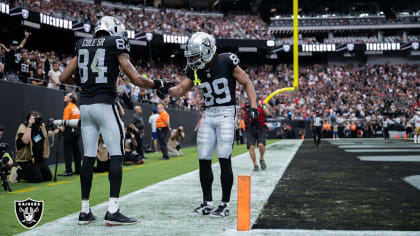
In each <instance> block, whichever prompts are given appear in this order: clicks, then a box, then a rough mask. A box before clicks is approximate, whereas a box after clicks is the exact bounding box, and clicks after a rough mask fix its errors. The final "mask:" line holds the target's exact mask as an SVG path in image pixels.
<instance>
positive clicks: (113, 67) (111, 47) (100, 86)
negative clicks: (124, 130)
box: [76, 36, 130, 105]
mask: <svg viewBox="0 0 420 236" xmlns="http://www.w3.org/2000/svg"><path fill="white" fill-rule="evenodd" d="M129 52H130V44H129V43H128V40H126V39H123V38H121V37H119V36H105V37H99V38H93V39H81V40H79V41H77V43H76V53H77V65H78V68H79V76H80V86H81V88H82V91H81V93H80V105H88V104H94V103H105V104H112V105H113V104H115V97H116V86H117V77H118V74H119V73H120V67H119V62H118V55H120V54H121V53H129Z"/></svg>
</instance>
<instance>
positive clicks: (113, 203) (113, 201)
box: [108, 197, 118, 214]
mask: <svg viewBox="0 0 420 236" xmlns="http://www.w3.org/2000/svg"><path fill="white" fill-rule="evenodd" d="M108 211H109V213H111V214H114V213H115V212H117V211H118V198H115V197H110V198H109V205H108Z"/></svg>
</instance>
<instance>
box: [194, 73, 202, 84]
mask: <svg viewBox="0 0 420 236" xmlns="http://www.w3.org/2000/svg"><path fill="white" fill-rule="evenodd" d="M193 83H194V85H200V84H201V80H200V79H199V78H198V76H197V70H194V81H193Z"/></svg>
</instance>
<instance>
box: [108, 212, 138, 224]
mask: <svg viewBox="0 0 420 236" xmlns="http://www.w3.org/2000/svg"><path fill="white" fill-rule="evenodd" d="M104 222H105V224H106V225H107V226H116V225H132V224H136V223H137V219H136V218H132V217H127V216H125V215H123V214H122V213H121V212H120V209H118V211H116V212H115V213H113V214H111V213H110V212H109V211H107V212H106V214H105V218H104Z"/></svg>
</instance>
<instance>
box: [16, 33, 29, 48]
mask: <svg viewBox="0 0 420 236" xmlns="http://www.w3.org/2000/svg"><path fill="white" fill-rule="evenodd" d="M30 35H31V33H29V32H28V31H26V30H25V38H23V40H22V41H21V42H20V44H19V47H20V48H23V47H24V46H25V44H26V41H28V38H29V36H30Z"/></svg>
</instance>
